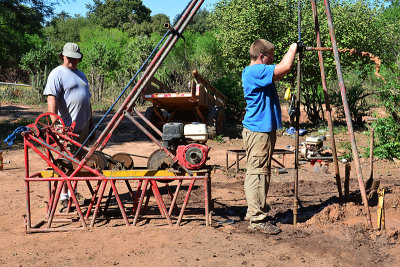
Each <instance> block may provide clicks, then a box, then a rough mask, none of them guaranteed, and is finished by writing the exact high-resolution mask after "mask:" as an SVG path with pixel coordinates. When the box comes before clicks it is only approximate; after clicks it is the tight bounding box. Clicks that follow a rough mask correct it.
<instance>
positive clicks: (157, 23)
mask: <svg viewBox="0 0 400 267" xmlns="http://www.w3.org/2000/svg"><path fill="white" fill-rule="evenodd" d="M165 23H169V18H168V16H167V15H164V14H157V15H154V16H152V17H151V20H150V21H143V22H142V23H140V24H139V23H126V24H124V31H125V32H126V33H128V35H129V36H131V37H133V36H136V35H147V36H149V35H151V34H152V33H153V32H156V33H159V34H164V33H165V32H166V31H167V30H166V28H165V27H164V24H165Z"/></svg>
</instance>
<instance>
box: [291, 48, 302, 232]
mask: <svg viewBox="0 0 400 267" xmlns="http://www.w3.org/2000/svg"><path fill="white" fill-rule="evenodd" d="M302 56H303V55H302V53H300V54H299V56H298V58H297V93H296V124H295V128H296V137H295V150H294V151H295V153H294V154H295V157H294V168H295V172H294V198H293V225H296V224H297V214H298V206H299V191H298V190H299V139H300V137H299V130H300V126H299V124H300V90H301V87H300V76H301V73H300V71H301V59H302Z"/></svg>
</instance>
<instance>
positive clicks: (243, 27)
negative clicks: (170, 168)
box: [212, 0, 379, 122]
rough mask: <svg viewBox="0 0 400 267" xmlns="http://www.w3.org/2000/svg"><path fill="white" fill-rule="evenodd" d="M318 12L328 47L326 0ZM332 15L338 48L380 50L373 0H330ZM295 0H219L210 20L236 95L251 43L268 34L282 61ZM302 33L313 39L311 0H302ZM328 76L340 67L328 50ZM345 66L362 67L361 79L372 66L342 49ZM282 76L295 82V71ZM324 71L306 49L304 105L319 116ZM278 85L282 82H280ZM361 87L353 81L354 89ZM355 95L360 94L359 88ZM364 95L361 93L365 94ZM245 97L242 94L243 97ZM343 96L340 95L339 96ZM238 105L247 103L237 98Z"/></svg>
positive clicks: (293, 26) (292, 33)
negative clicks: (234, 80)
mask: <svg viewBox="0 0 400 267" xmlns="http://www.w3.org/2000/svg"><path fill="white" fill-rule="evenodd" d="M317 4H318V18H319V21H320V33H321V39H322V42H323V46H326V47H330V46H331V43H330V36H329V29H328V26H327V23H326V14H325V8H324V5H323V3H322V1H319V2H318V3H317ZM331 9H332V16H333V19H334V27H335V31H336V38H337V43H338V47H339V48H356V49H357V50H359V51H368V52H372V53H374V52H375V51H378V47H379V45H378V42H377V38H376V37H375V29H376V27H375V26H374V23H375V22H376V19H375V17H376V15H377V11H376V9H375V8H374V7H372V6H371V5H370V2H369V1H366V0H360V1H341V0H333V1H331ZM297 11H298V7H297V1H292V0H285V1H262V0H253V1H249V0H242V1H238V0H222V1H220V2H218V3H217V4H216V6H215V10H214V12H213V15H212V21H213V22H214V23H215V27H216V28H217V30H216V37H217V40H218V41H219V42H220V44H221V45H222V47H221V51H222V54H221V60H222V61H223V62H224V69H225V73H228V72H233V74H234V75H233V76H234V77H236V81H237V85H238V86H237V87H236V88H231V90H233V91H234V92H235V94H236V95H241V94H242V89H241V88H240V77H241V75H240V74H241V71H242V69H243V68H244V67H245V66H246V65H247V64H248V62H249V56H248V49H249V46H250V44H251V43H252V42H253V41H254V40H256V39H258V38H264V39H267V40H269V41H271V42H272V43H274V44H275V61H276V62H279V61H280V60H281V58H282V56H283V54H284V53H285V52H286V50H287V47H289V45H290V43H293V42H295V41H296V40H297V39H298V36H297ZM301 24H302V27H301V33H302V34H301V37H302V40H303V41H304V43H305V44H306V45H307V46H316V45H315V32H314V24H313V17H312V12H311V6H310V4H309V3H308V2H307V1H304V2H303V3H302V19H301ZM324 60H325V71H326V75H327V79H328V80H329V79H332V80H336V68H335V62H334V58H333V55H332V53H330V52H328V53H325V54H324ZM341 64H342V66H343V69H345V68H346V67H349V68H353V69H354V68H355V67H357V68H358V69H359V73H358V77H359V78H360V79H363V78H365V77H367V75H368V74H369V73H371V72H372V70H373V65H372V64H371V63H370V61H369V59H368V58H366V59H362V58H359V57H357V56H355V55H347V54H342V55H341ZM283 81H286V82H289V84H291V85H292V87H294V86H295V82H296V80H295V71H292V73H291V74H289V75H288V76H287V77H286V78H285V79H284V80H283ZM320 84H321V80H320V71H319V65H318V57H317V53H315V52H307V53H305V56H304V58H303V61H302V77H301V87H302V92H303V96H302V103H303V106H305V107H306V109H305V111H306V113H307V115H308V118H309V119H310V120H311V121H313V122H316V121H318V120H319V119H320V116H321V114H322V113H321V107H322V104H323V102H324V99H323V98H322V97H320V96H322V94H321V91H320V89H318V88H320ZM278 86H279V85H278ZM353 88H354V89H356V88H357V89H363V88H364V87H360V86H358V87H357V86H355V87H352V89H353ZM354 95H357V94H356V93H355V94H354ZM362 95H363V94H362ZM242 101H244V100H242ZM340 102H341V101H340ZM235 104H236V105H238V106H240V105H243V103H235Z"/></svg>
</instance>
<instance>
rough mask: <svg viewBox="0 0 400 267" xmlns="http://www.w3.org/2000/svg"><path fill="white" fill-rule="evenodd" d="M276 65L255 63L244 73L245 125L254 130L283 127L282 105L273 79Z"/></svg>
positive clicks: (270, 129) (260, 130) (263, 130)
mask: <svg viewBox="0 0 400 267" xmlns="http://www.w3.org/2000/svg"><path fill="white" fill-rule="evenodd" d="M274 69H275V65H265V64H255V65H251V66H247V67H246V68H245V69H244V70H243V73H242V86H243V91H244V98H245V100H246V103H247V106H246V114H245V116H244V120H243V127H245V128H246V129H248V130H250V131H253V132H272V131H275V130H277V129H280V128H282V118H281V106H280V103H279V97H278V94H277V92H276V88H275V84H274V82H273V80H272V77H273V75H274Z"/></svg>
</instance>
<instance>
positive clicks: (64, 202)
mask: <svg viewBox="0 0 400 267" xmlns="http://www.w3.org/2000/svg"><path fill="white" fill-rule="evenodd" d="M67 207H68V199H63V200H61V203H60V212H64V210H66V209H67Z"/></svg>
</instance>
